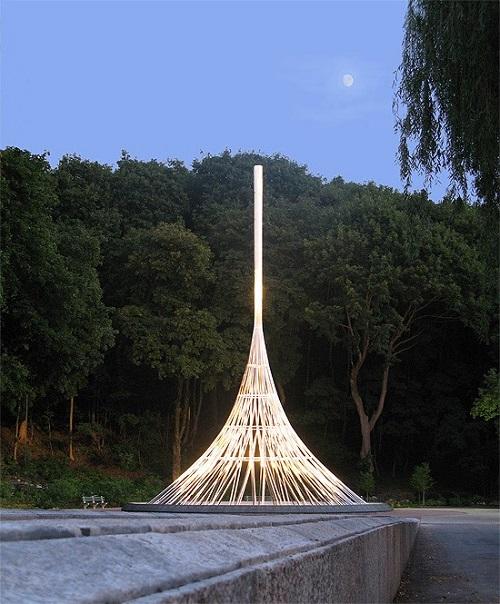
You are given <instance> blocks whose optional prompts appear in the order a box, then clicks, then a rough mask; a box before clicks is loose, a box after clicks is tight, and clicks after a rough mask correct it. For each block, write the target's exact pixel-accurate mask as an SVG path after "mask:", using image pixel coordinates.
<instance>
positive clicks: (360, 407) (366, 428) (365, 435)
mask: <svg viewBox="0 0 500 604" xmlns="http://www.w3.org/2000/svg"><path fill="white" fill-rule="evenodd" d="M365 350H366V348H365ZM365 357H366V353H365V351H363V352H362V353H361V354H360V356H359V358H358V360H357V362H356V363H355V364H354V365H353V366H352V368H351V375H350V383H351V396H352V399H353V401H354V405H355V406H356V411H357V412H358V417H359V423H360V428H361V450H360V452H359V456H360V457H361V459H367V458H369V457H370V456H371V449H372V446H371V433H372V431H373V429H374V428H375V425H376V423H377V420H378V418H379V417H380V415H381V414H382V411H383V410H384V405H385V399H386V396H387V386H388V382H389V367H388V366H385V367H384V371H383V374H382V384H381V388H380V394H379V399H378V404H377V408H376V409H375V411H374V412H373V414H372V416H371V417H370V418H369V417H368V415H367V413H366V412H365V406H364V401H363V398H362V396H361V394H360V392H359V387H358V377H359V370H360V369H361V366H362V365H363V362H364V360H365Z"/></svg>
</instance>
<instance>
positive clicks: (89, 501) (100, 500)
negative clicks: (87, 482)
mask: <svg viewBox="0 0 500 604" xmlns="http://www.w3.org/2000/svg"><path fill="white" fill-rule="evenodd" d="M82 502H83V509H84V510H85V509H87V508H88V507H89V505H91V506H92V507H93V508H94V510H95V509H96V508H97V506H99V505H100V506H101V507H102V508H104V507H106V506H107V505H108V502H107V501H106V500H105V499H104V497H103V496H102V495H91V496H90V497H85V495H84V496H83V497H82Z"/></svg>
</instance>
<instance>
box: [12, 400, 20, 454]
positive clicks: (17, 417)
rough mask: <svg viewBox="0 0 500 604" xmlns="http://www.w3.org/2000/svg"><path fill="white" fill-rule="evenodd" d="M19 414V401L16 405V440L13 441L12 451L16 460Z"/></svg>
mask: <svg viewBox="0 0 500 604" xmlns="http://www.w3.org/2000/svg"><path fill="white" fill-rule="evenodd" d="M20 414H21V403H18V405H17V416H16V440H15V442H14V452H13V454H12V458H13V459H14V461H17V445H18V442H19V415H20Z"/></svg>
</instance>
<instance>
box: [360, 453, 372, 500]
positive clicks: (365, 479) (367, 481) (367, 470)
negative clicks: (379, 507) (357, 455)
mask: <svg viewBox="0 0 500 604" xmlns="http://www.w3.org/2000/svg"><path fill="white" fill-rule="evenodd" d="M360 465H361V468H360V472H359V489H360V491H361V492H362V493H364V494H365V500H367V501H368V498H369V497H370V495H371V494H372V493H373V491H374V490H375V476H374V472H373V465H372V464H371V463H369V462H367V460H364V461H362V462H361V464H360Z"/></svg>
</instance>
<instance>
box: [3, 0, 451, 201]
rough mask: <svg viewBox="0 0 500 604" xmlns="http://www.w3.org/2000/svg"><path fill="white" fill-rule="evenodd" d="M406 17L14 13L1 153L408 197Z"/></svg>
mask: <svg viewBox="0 0 500 604" xmlns="http://www.w3.org/2000/svg"><path fill="white" fill-rule="evenodd" d="M406 6H407V3H406V2H405V1H404V2H403V1H401V2H400V1H387V2H381V1H376V0H373V1H366V2H356V1H349V2H311V1H308V2H285V1H283V2H258V1H253V2H239V1H227V2H211V1H204V2H190V1H185V2H160V1H156V2H144V1H143V2H131V1H130V2H127V1H120V0H115V1H109V2H94V1H90V0H89V1H86V2H76V1H72V0H66V1H59V2H57V1H56V2H45V1H40V0H39V1H36V2H27V1H23V0H17V1H16V0H4V2H3V4H2V40H3V49H2V97H3V103H2V116H1V117H2V146H8V145H13V146H18V147H22V148H26V149H28V150H30V151H32V152H34V153H41V152H43V151H45V150H47V151H50V160H51V162H52V163H53V164H55V163H57V161H58V159H59V158H60V157H61V155H63V154H66V153H77V154H79V155H81V156H82V157H85V158H87V159H91V160H97V161H99V162H103V163H108V164H114V163H115V162H116V160H117V159H118V158H119V156H120V152H121V150H122V149H126V150H127V151H128V152H129V153H130V154H131V155H132V156H134V157H137V158H139V159H150V158H156V159H159V160H166V159H168V158H178V159H181V160H183V161H184V162H185V163H186V164H187V165H190V164H191V161H192V160H193V159H195V158H199V157H200V155H201V154H202V153H203V154H206V153H212V154H215V153H219V152H221V151H223V150H224V149H225V148H229V149H231V150H232V151H233V152H236V151H238V150H244V151H247V150H257V151H261V152H263V153H281V154H284V155H286V156H288V157H290V158H292V159H294V160H296V161H298V162H299V163H305V164H307V165H308V167H309V169H310V171H311V172H312V173H314V174H319V175H321V176H323V177H326V178H328V179H330V178H332V177H334V176H337V175H340V176H342V177H343V178H344V179H346V180H353V181H356V182H366V181H369V180H373V181H375V182H377V183H379V184H385V185H390V186H393V187H396V188H401V181H400V178H399V168H398V166H397V164H396V160H395V153H396V149H397V143H398V139H397V135H396V134H395V133H394V117H393V114H392V99H393V81H394V75H395V71H396V69H397V67H398V65H399V63H400V60H401V42H402V35H403V21H404V15H405V11H406ZM344 76H345V77H344ZM351 76H352V78H351ZM346 84H347V85H346ZM349 84H352V85H349ZM415 185H418V186H420V185H421V180H419V179H417V180H416V181H415ZM444 189H445V186H444V185H435V186H434V187H433V191H432V192H433V197H434V198H438V197H439V196H441V195H442V194H443V192H444Z"/></svg>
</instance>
